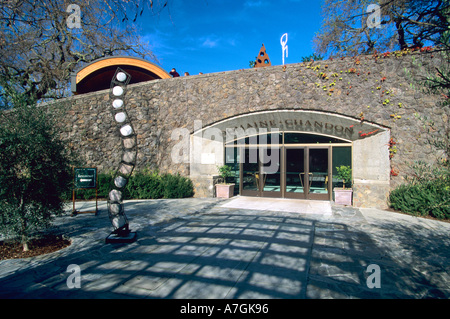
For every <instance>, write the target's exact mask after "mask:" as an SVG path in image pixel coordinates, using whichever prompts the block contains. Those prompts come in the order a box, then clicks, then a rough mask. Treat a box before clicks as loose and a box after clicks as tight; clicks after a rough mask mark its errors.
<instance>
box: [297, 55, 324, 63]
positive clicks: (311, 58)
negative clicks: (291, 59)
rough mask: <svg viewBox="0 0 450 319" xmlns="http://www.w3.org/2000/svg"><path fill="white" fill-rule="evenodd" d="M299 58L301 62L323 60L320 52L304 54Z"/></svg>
mask: <svg viewBox="0 0 450 319" xmlns="http://www.w3.org/2000/svg"><path fill="white" fill-rule="evenodd" d="M301 59H302V62H311V60H313V61H321V60H323V56H321V55H320V54H316V53H313V54H310V55H308V56H304V57H302V58H301Z"/></svg>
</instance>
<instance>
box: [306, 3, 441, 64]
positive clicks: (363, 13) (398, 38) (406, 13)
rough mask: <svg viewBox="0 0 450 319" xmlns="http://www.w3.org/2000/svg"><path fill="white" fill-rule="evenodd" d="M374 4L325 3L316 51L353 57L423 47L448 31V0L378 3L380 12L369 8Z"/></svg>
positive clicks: (315, 41)
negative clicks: (446, 15) (446, 14)
mask: <svg viewBox="0 0 450 319" xmlns="http://www.w3.org/2000/svg"><path fill="white" fill-rule="evenodd" d="M373 3H374V1H373V0H338V1H335V0H325V2H324V4H323V7H322V13H323V16H324V17H325V18H324V20H323V23H322V26H321V29H320V31H319V32H318V33H317V35H316V36H315V38H314V43H315V47H316V51H317V52H318V53H319V54H324V55H329V56H344V55H347V56H350V55H358V54H371V53H374V52H375V51H379V52H384V51H389V50H402V49H405V48H408V47H410V48H414V47H422V46H424V45H425V44H426V43H427V41H428V42H431V43H434V42H435V41H437V40H438V39H439V38H440V36H441V35H442V34H443V32H445V31H446V30H447V26H448V22H447V19H446V17H445V14H444V13H445V10H446V9H448V8H449V5H450V4H449V1H448V0H431V1H430V0H379V1H378V4H379V7H378V8H379V11H377V10H376V8H377V7H373V6H372V7H369V5H372V4H373ZM372 8H373V9H372ZM368 9H369V10H368ZM377 17H379V19H378V20H377Z"/></svg>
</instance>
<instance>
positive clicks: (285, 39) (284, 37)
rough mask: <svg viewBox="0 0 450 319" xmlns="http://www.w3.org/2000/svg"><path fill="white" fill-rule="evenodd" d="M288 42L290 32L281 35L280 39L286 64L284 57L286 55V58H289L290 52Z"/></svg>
mask: <svg viewBox="0 0 450 319" xmlns="http://www.w3.org/2000/svg"><path fill="white" fill-rule="evenodd" d="M287 42H288V34H287V33H285V34H283V35H282V36H281V39H280V43H281V51H282V54H283V57H282V58H283V65H284V57H285V56H286V58H287V57H288V53H289V51H288V46H287Z"/></svg>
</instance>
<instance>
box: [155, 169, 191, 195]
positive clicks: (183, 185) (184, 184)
mask: <svg viewBox="0 0 450 319" xmlns="http://www.w3.org/2000/svg"><path fill="white" fill-rule="evenodd" d="M162 185H163V188H164V192H163V194H164V198H185V197H192V196H193V195H194V186H193V185H192V181H191V180H190V179H189V178H186V177H183V176H180V175H179V174H177V175H171V174H165V175H163V176H162Z"/></svg>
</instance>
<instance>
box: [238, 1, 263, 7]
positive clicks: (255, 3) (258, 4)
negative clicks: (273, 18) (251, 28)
mask: <svg viewBox="0 0 450 319" xmlns="http://www.w3.org/2000/svg"><path fill="white" fill-rule="evenodd" d="M267 5H268V3H267V2H266V1H261V0H248V1H245V3H244V7H249V8H259V7H264V6H267Z"/></svg>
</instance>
